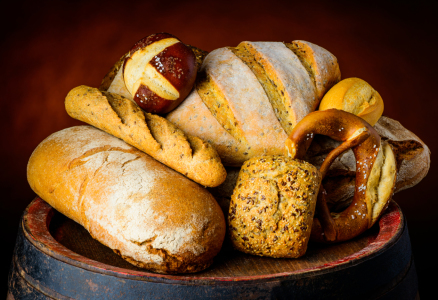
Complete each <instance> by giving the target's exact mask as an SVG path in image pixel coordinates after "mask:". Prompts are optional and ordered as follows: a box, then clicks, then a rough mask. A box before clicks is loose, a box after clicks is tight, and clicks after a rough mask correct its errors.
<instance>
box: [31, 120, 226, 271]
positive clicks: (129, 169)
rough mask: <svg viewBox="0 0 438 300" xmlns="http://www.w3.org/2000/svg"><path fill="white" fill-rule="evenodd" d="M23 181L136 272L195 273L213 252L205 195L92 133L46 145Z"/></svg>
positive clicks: (217, 218) (212, 208)
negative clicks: (137, 267) (142, 269)
mask: <svg viewBox="0 0 438 300" xmlns="http://www.w3.org/2000/svg"><path fill="white" fill-rule="evenodd" d="M27 176H28V181H29V184H30V186H31V188H32V189H33V190H34V191H35V193H37V194H38V195H39V196H40V197H41V198H42V199H44V200H45V201H47V202H48V203H49V204H50V205H52V206H53V207H54V208H55V209H56V210H58V211H59V212H61V213H63V214H64V215H66V216H67V217H69V218H71V219H73V220H74V221H76V222H78V223H79V224H81V225H82V226H84V227H85V229H87V230H88V231H89V232H90V234H91V235H92V236H93V237H94V238H95V239H97V240H98V241H100V242H101V243H103V244H105V245H107V246H108V247H110V248H111V249H113V250H114V251H115V252H116V253H118V254H119V255H121V256H122V257H123V258H124V259H126V260H127V261H129V262H130V263H132V264H134V265H136V266H139V267H142V268H146V269H148V270H151V271H155V272H160V273H186V272H196V271H200V270H203V269H205V268H206V267H208V266H209V265H210V264H211V262H212V259H213V257H214V256H215V255H216V254H217V253H218V252H219V250H220V248H221V245H222V242H223V239H224V235H225V220H224V216H223V213H222V211H221V209H220V207H219V205H218V204H217V202H216V201H215V199H214V198H213V196H212V195H211V194H210V193H209V192H207V190H205V189H204V188H202V187H200V186H199V185H198V184H196V183H194V182H193V181H191V180H189V179H187V178H186V177H184V176H182V175H181V174H179V173H177V172H175V171H173V170H171V169H170V168H168V167H166V166H164V165H163V164H161V163H159V162H157V161H156V160H154V159H153V158H151V157H150V156H149V155H147V154H145V153H143V152H141V151H138V150H137V149H135V148H133V147H131V146H129V145H128V144H126V143H125V142H123V141H122V140H120V139H117V138H115V137H113V136H111V135H109V134H107V133H105V132H103V131H101V130H99V129H96V128H94V127H91V126H78V127H72V128H67V129H64V130H62V131H59V132H57V133H54V134H52V135H51V136H49V137H48V138H46V139H45V140H44V141H43V142H41V144H40V145H39V146H38V147H37V148H36V149H35V151H34V152H33V154H32V156H31V157H30V160H29V163H28V169H27Z"/></svg>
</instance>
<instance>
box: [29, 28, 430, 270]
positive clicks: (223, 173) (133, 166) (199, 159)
mask: <svg viewBox="0 0 438 300" xmlns="http://www.w3.org/2000/svg"><path fill="white" fill-rule="evenodd" d="M187 49H189V50H187ZM128 63H129V66H128V67H126V65H127V64H128ZM139 68H145V71H144V72H142V71H141V70H140V69H139ZM125 72H126V73H125ZM184 74H186V76H189V75H188V74H190V76H193V74H195V75H196V82H194V80H193V78H185V77H184ZM340 80H341V73H340V69H339V65H338V62H337V59H336V57H335V56H334V55H333V54H331V53H330V52H328V51H327V50H325V49H324V48H322V47H319V46H317V45H315V44H312V43H309V42H306V41H293V42H291V43H280V42H248V41H247V42H242V43H240V44H239V45H238V46H237V47H224V48H220V49H216V50H214V51H212V52H211V53H207V52H205V51H202V50H200V49H198V48H196V47H193V46H189V45H185V44H183V43H182V42H180V41H179V40H177V39H176V37H174V36H172V35H169V34H156V35H151V36H149V37H147V38H145V39H143V40H141V41H139V42H138V43H136V44H135V45H134V47H133V48H132V49H131V51H129V52H127V53H126V54H125V55H123V56H122V57H121V59H120V60H119V61H118V62H117V63H116V64H115V65H114V66H113V68H112V69H111V70H110V72H109V73H108V74H107V75H106V76H105V77H104V79H103V80H102V84H101V86H100V87H99V88H94V87H88V86H79V87H76V88H74V89H72V90H71V91H70V92H69V93H68V95H67V97H66V100H65V107H66V111H67V113H68V114H69V115H70V116H71V117H73V118H75V119H78V120H81V121H83V122H85V123H88V124H89V125H92V126H79V127H73V128H67V129H65V130H62V131H60V132H57V133H54V134H53V135H51V136H49V137H48V138H47V139H46V140H44V141H43V142H42V143H41V144H40V145H39V146H38V147H37V148H36V149H35V151H34V153H33V154H32V156H31V158H30V160H29V164H28V180H29V183H30V185H31V187H32V189H33V190H34V191H35V192H36V193H37V194H38V195H39V196H40V197H41V198H43V199H44V200H45V201H47V202H48V203H49V204H51V205H52V206H53V207H54V208H55V209H57V210H58V211H60V212H61V213H63V214H65V215H66V216H68V217H69V218H71V219H73V220H75V221H76V222H78V223H79V224H81V225H82V226H84V227H85V228H86V229H87V230H88V231H89V232H90V234H91V235H92V236H93V237H94V238H96V239H97V240H99V241H100V242H102V243H103V244H105V245H107V246H108V247H110V248H111V249H113V250H114V251H115V252H116V253H118V254H119V255H121V256H122V257H123V258H124V259H126V260H127V261H129V262H131V263H132V264H134V265H137V266H140V267H143V268H146V269H148V270H151V271H154V272H160V273H186V272H198V271H201V270H203V269H205V268H207V267H208V266H209V265H210V264H211V263H212V260H213V258H214V256H215V255H217V253H218V252H219V251H220V249H221V247H222V243H223V241H224V238H225V231H226V230H225V229H226V223H225V218H224V213H225V215H227V214H228V212H229V211H230V212H231V214H230V215H229V216H228V217H229V218H230V224H231V225H230V226H231V227H230V228H231V229H232V228H237V227H239V228H241V230H242V231H241V232H242V233H243V232H245V234H246V235H250V234H252V235H254V234H256V233H257V230H259V231H260V230H261V231H263V232H264V234H265V236H264V238H263V241H265V240H267V239H268V240H270V241H271V244H272V245H271V244H269V247H270V250H269V251H268V252H269V253H271V254H272V255H271V256H274V257H298V256H301V255H303V254H304V252H305V250H306V247H307V239H308V236H309V235H310V230H311V221H312V218H313V211H314V207H315V203H316V195H317V193H318V189H319V185H320V180H321V177H320V176H319V175H318V174H319V173H318V171H317V168H319V167H320V165H321V163H322V161H323V160H324V158H325V157H326V155H327V153H328V152H330V151H331V150H333V149H335V148H336V147H337V146H338V145H339V143H338V142H335V141H333V140H331V139H329V138H323V137H320V136H315V137H313V136H312V139H311V140H313V142H312V143H311V144H310V142H309V146H310V148H309V149H308V151H307V154H306V157H305V158H304V160H305V161H307V163H305V162H301V163H302V164H303V165H305V166H306V168H305V169H306V170H307V172H310V174H314V175H312V176H311V177H312V178H311V181H312V184H311V187H308V188H309V189H311V190H312V197H309V199H306V201H308V202H306V203H295V202H294V201H296V200H297V199H296V194H293V195H292V194H290V195H289V194H288V193H285V194H284V195H283V196H282V197H284V199H283V198H282V199H278V201H277V205H283V206H284V209H283V210H282V211H283V212H284V215H281V216H280V215H276V216H270V215H269V214H268V210H269V205H268V206H267V207H268V208H267V209H266V210H265V211H264V213H265V214H266V216H265V215H264V216H265V217H264V219H260V220H262V222H263V223H265V224H269V223H270V222H274V221H273V219H272V218H279V219H278V220H277V221H278V222H280V223H281V221H280V220H281V218H282V217H284V218H286V214H288V213H296V212H295V210H294V211H292V209H291V208H292V207H294V205H296V206H300V205H301V206H303V205H304V206H306V209H307V210H306V215H305V217H306V219H305V220H301V219H300V222H301V221H302V222H304V223H306V224H307V225H306V228H305V230H304V229H303V230H302V231H301V232H299V233H296V232H290V231H289V230H285V229H284V228H285V226H283V227H281V226H278V224H279V223H278V222H276V221H275V222H274V223H275V224H276V225H275V226H277V227H275V226H274V225H273V226H272V227H273V228H272V229H271V228H270V229H269V230H268V231H269V232H268V231H266V230H264V229H263V230H262V229H260V228H258V227H257V226H256V225H257V223H254V224H256V225H254V224H253V225H254V226H255V227H254V226H253V227H254V228H253V229H251V230H249V231H248V229H249V228H251V227H250V226H249V224H246V223H248V222H249V223H251V222H252V221H254V220H252V221H251V218H250V220H246V218H247V217H248V216H247V215H245V216H244V215H241V216H240V217H239V218H237V216H238V214H236V212H234V211H233V207H234V206H235V205H236V204H237V205H242V209H243V206H245V205H246V206H245V207H247V209H250V207H249V206H248V205H250V206H251V205H252V206H253V207H252V209H255V210H256V209H258V208H259V209H260V208H261V207H258V205H259V204H260V205H261V203H262V198H261V197H262V196H261V194H259V195H256V196H254V195H249V194H248V193H249V190H250V189H252V188H253V187H254V185H252V186H250V187H249V188H248V190H245V188H244V187H242V186H239V184H237V186H236V181H237V178H238V173H239V171H241V167H242V165H244V163H245V162H247V161H251V159H253V160H257V161H258V162H259V164H257V167H256V168H253V169H251V167H249V166H248V165H247V167H243V168H242V171H241V172H242V174H244V173H245V172H247V173H248V172H255V173H258V174H262V173H263V174H265V175H263V176H261V177H260V178H259V179H257V180H260V184H259V185H257V186H260V187H261V188H262V189H266V191H267V194H266V195H270V194H269V191H268V190H269V186H270V185H272V184H274V185H279V182H280V181H279V180H280V179H279V178H277V177H276V176H277V175H274V174H273V173H272V172H274V173H275V172H277V171H273V170H271V171H270V170H268V169H266V168H265V167H266V166H267V165H265V164H264V163H260V162H261V161H262V160H264V161H270V162H271V163H273V161H271V160H272V157H276V158H275V159H274V160H275V161H277V159H278V161H277V163H278V162H279V161H280V160H282V162H281V163H280V164H281V165H282V166H283V167H284V170H283V171H284V172H283V173H284V174H283V173H281V172H280V173H281V174H283V175H284V176H286V174H288V172H290V171H291V170H289V169H288V164H295V162H290V160H288V159H286V158H285V157H283V156H282V155H283V153H284V148H285V141H286V139H287V138H288V136H289V135H290V134H291V132H292V131H293V130H294V127H295V126H296V125H297V124H298V123H299V122H300V121H301V120H302V119H303V118H305V117H306V116H307V115H308V114H309V113H311V112H312V111H315V110H317V109H318V106H319V103H320V101H321V99H323V97H324V96H325V95H328V93H327V92H328V91H329V90H330V89H331V88H332V87H333V86H334V85H336V84H337V83H338V82H339V81H340ZM128 81H129V84H127V83H126V82H128ZM355 82H356V81H355ZM193 84H194V86H193V88H192V86H191V85H193ZM343 86H344V87H346V89H348V88H351V87H352V85H351V84H350V85H348V84H347V85H345V84H344V85H343ZM190 89H191V92H190V93H189V94H188V96H187V97H186V98H185V94H186V93H187V91H190ZM346 94H347V93H346V92H345V93H344V94H342V93H341V92H337V93H334V95H336V97H343V96H345V95H346ZM183 98H185V99H183ZM148 101H151V102H148ZM172 101H182V103H181V104H179V106H177V107H176V108H175V109H173V107H174V106H175V102H172ZM327 102H328V103H329V104H330V101H327ZM170 107H171V108H172V109H173V110H172V111H170V113H168V110H169V109H170ZM371 107H373V106H372V105H371ZM375 107H379V109H380V107H381V108H382V109H383V103H382V105H381V106H379V105H375ZM375 110H377V109H374V110H373V109H371V111H372V113H371V115H372V116H373V117H375V116H376V115H378V117H380V115H381V112H380V113H375V112H374V111H375ZM378 117H377V119H378V121H377V123H376V124H375V126H374V128H375V129H376V130H377V131H378V133H379V134H380V135H381V137H382V139H383V140H385V141H387V143H389V144H390V145H392V148H393V149H394V153H395V158H396V161H397V172H398V173H397V185H396V189H395V191H399V190H402V189H404V188H407V187H410V186H412V185H415V184H416V183H418V182H419V181H420V180H421V179H422V178H423V177H424V176H425V175H426V174H427V170H428V168H429V164H430V160H429V149H428V148H427V146H426V145H425V144H424V143H423V142H422V141H421V140H420V139H419V138H418V137H416V136H415V135H414V134H413V133H411V132H409V131H408V130H407V129H405V128H403V127H402V126H401V125H400V124H399V123H398V122H396V121H394V120H391V119H389V118H387V117H380V118H378ZM282 157H283V158H282ZM287 161H288V163H286V162H287ZM311 164H313V165H314V166H312V165H311ZM413 165H415V166H416V167H415V168H413V167H412V166H413ZM355 167H356V164H355V163H354V156H352V153H351V151H347V152H345V153H344V154H342V155H341V156H340V157H338V158H337V159H336V160H335V162H334V163H333V164H332V166H331V167H330V170H329V171H328V173H327V176H326V177H325V179H324V182H323V185H324V187H325V189H326V190H327V193H328V195H327V202H328V204H329V206H330V207H331V208H333V209H335V208H336V209H341V208H343V207H345V206H346V205H348V204H349V201H351V197H352V195H353V194H354V178H355V174H356V169H355ZM309 170H313V171H309ZM280 173H278V174H280ZM283 175H282V176H283ZM279 176H280V175H279ZM309 178H310V177H309ZM263 180H264V182H263ZM280 185H281V184H280ZM205 187H207V188H208V189H206V188H205ZM233 191H235V196H233V197H236V198H233V200H231V198H232V194H233ZM243 194H245V195H244V196H242V195H243ZM238 195H240V197H239V196H238ZM277 196H278V195H272V197H271V196H269V199H266V203H268V202H269V203H271V204H272V203H274V202H275V199H276V198H275V197H277ZM280 196H281V195H280ZM242 197H243V198H242ZM252 197H255V198H256V199H257V201H254V203H252V202H251V201H250V203H246V202H247V201H248V199H250V198H251V199H252ZM265 197H266V196H265ZM263 200H265V199H263ZM283 200H284V201H283ZM230 201H232V203H233V204H232V205H231V206H230ZM239 201H240V202H242V203H240V202H239ZM245 201H246V202H245ZM244 202H245V203H246V204H245V203H244ZM218 203H219V204H218ZM239 203H240V204H239ZM263 209H264V208H263ZM255 210H254V211H255ZM304 210H305V209H304V208H302V209H301V208H300V211H304ZM237 220H239V222H240V223H239V224H237V223H236V224H235V222H237ZM252 223H253V222H252ZM252 223H251V224H252ZM274 223H273V224H274ZM233 224H234V225H233ZM247 226H248V227H247ZM274 227H275V228H274ZM301 227H303V226H301ZM303 228H304V227H303ZM261 231H260V232H261ZM260 232H259V233H260ZM277 240H284V243H283V246H279V244H277V243H276V242H277ZM298 240H300V241H301V246H300V247H296V248H294V249H293V250H291V249H292V248H293V246H291V245H292V244H293V243H294V242H296V241H298ZM239 241H240V242H239V243H236V244H235V247H236V248H237V249H240V250H242V251H245V249H248V246H247V245H248V243H246V241H245V240H244V235H242V236H241V238H239ZM289 243H290V245H289ZM284 245H286V246H287V247H288V248H287V249H286V248H285V247H286V246H284ZM289 246H290V247H289ZM246 252H248V251H246ZM249 253H253V254H258V255H265V254H266V252H263V253H257V252H250V251H249ZM275 253H281V254H279V255H277V254H275Z"/></svg>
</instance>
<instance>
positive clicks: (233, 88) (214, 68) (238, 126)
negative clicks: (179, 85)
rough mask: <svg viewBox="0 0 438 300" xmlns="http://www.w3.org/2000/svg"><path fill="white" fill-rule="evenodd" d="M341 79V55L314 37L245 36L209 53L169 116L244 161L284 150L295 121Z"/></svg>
mask: <svg viewBox="0 0 438 300" xmlns="http://www.w3.org/2000/svg"><path fill="white" fill-rule="evenodd" d="M339 80H340V71H339V66H338V63H337V60H336V58H335V57H334V56H333V55H332V54H331V53H329V52H328V51H327V50H325V49H323V48H321V47H319V46H317V45H314V44H312V43H309V42H305V41H294V42H292V43H280V42H242V43H240V44H239V45H238V46H237V47H226V48H219V49H216V50H214V51H212V52H211V53H209V54H208V55H207V56H206V58H205V59H204V62H203V64H202V66H201V71H200V73H199V74H198V79H197V83H196V89H194V90H193V91H192V92H191V94H190V95H189V96H188V97H187V98H186V100H185V101H184V102H183V103H182V104H181V105H180V106H178V107H177V108H176V109H175V110H174V111H172V112H171V113H169V114H168V115H167V117H166V118H167V119H168V120H169V121H171V122H172V123H174V124H175V125H177V126H178V127H179V128H181V129H182V130H183V131H184V132H186V133H188V134H190V135H194V136H198V137H200V138H202V139H204V140H206V141H208V142H210V143H212V144H213V145H214V147H215V148H216V150H217V151H218V153H219V155H220V157H221V158H222V162H223V163H224V164H225V165H228V166H240V165H242V163H243V162H244V161H245V160H247V159H249V158H251V157H254V156H257V155H263V154H266V155H275V154H282V152H283V148H284V141H285V140H286V138H287V136H288V134H289V133H290V132H291V130H292V128H293V126H294V125H295V124H296V123H297V122H299V121H300V120H301V119H302V118H303V117H304V116H306V115H307V114H308V113H309V112H311V111H313V110H315V109H316V108H317V106H318V104H319V101H320V100H321V97H322V95H324V93H325V92H326V91H327V90H328V89H329V88H330V87H331V86H332V85H333V84H335V83H336V82H338V81H339Z"/></svg>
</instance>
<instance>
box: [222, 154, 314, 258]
mask: <svg viewBox="0 0 438 300" xmlns="http://www.w3.org/2000/svg"><path fill="white" fill-rule="evenodd" d="M320 183H321V174H320V173H319V171H318V170H317V169H316V168H315V167H314V166H312V165H311V164H309V163H306V162H304V161H300V160H294V159H291V158H289V157H284V156H262V157H254V158H252V159H250V160H248V161H246V162H245V163H244V165H243V166H242V169H241V171H240V172H239V177H238V180H237V183H236V187H235V189H234V192H233V195H232V197H231V203H230V208H229V214H228V223H229V232H230V237H231V242H232V244H233V246H234V247H235V248H236V249H238V250H240V251H242V252H245V253H249V254H255V255H260V256H270V257H288V258H296V257H300V256H302V255H304V254H305V252H306V250H307V243H308V241H309V237H310V232H311V229H312V222H313V216H314V212H315V204H316V198H317V195H318V190H319V186H320Z"/></svg>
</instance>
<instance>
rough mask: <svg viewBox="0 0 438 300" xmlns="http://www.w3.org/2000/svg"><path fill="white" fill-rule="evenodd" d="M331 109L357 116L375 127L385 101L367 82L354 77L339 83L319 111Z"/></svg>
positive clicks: (323, 101)
mask: <svg viewBox="0 0 438 300" xmlns="http://www.w3.org/2000/svg"><path fill="white" fill-rule="evenodd" d="M330 108H336V109H341V110H345V111H347V112H350V113H352V114H355V115H356V116H359V117H361V118H362V119H364V120H365V121H367V122H368V123H369V124H370V125H371V126H374V124H376V123H377V121H378V120H379V118H380V117H381V116H382V113H383V100H382V97H381V96H380V94H379V93H378V92H377V91H376V90H375V89H373V87H372V86H371V85H369V84H368V83H367V82H366V81H364V80H362V79H359V78H354V77H352V78H347V79H344V80H342V81H340V82H339V83H337V84H336V85H335V86H333V87H332V88H331V89H330V90H329V91H328V92H327V94H325V96H324V98H322V100H321V103H320V105H319V110H327V109H330Z"/></svg>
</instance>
